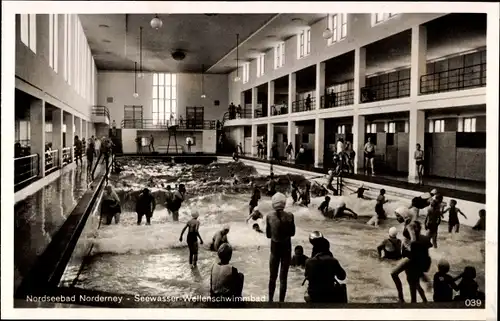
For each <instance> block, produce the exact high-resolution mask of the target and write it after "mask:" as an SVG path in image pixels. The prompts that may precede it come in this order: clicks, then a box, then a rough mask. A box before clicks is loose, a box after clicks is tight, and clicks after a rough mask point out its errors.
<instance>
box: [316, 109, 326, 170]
mask: <svg viewBox="0 0 500 321" xmlns="http://www.w3.org/2000/svg"><path fill="white" fill-rule="evenodd" d="M324 154H325V120H324V119H320V118H316V122H315V126H314V166H315V167H322V166H323V156H324Z"/></svg>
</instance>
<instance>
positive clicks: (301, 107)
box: [292, 97, 316, 113]
mask: <svg viewBox="0 0 500 321" xmlns="http://www.w3.org/2000/svg"><path fill="white" fill-rule="evenodd" d="M306 102H307V99H301V100H296V101H294V102H293V103H292V113H298V112H301V111H309V110H314V109H316V97H311V103H310V104H307V103H306Z"/></svg>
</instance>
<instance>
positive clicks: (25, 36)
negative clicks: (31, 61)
mask: <svg viewBox="0 0 500 321" xmlns="http://www.w3.org/2000/svg"><path fill="white" fill-rule="evenodd" d="M20 16H21V17H20V18H21V21H20V23H21V41H22V42H23V43H24V44H25V45H26V46H28V47H29V45H30V38H29V37H30V36H29V32H30V29H29V27H30V22H29V15H27V14H21V15H20Z"/></svg>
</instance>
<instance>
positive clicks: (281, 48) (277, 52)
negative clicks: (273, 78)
mask: <svg viewBox="0 0 500 321" xmlns="http://www.w3.org/2000/svg"><path fill="white" fill-rule="evenodd" d="M284 65H285V42H284V41H282V42H280V43H279V44H277V45H276V46H274V69H279V68H281V67H283V66H284Z"/></svg>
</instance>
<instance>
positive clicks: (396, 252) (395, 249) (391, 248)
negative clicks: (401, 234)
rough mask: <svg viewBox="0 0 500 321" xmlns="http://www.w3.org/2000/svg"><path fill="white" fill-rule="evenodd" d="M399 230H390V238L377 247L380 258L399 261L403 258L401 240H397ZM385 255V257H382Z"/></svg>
mask: <svg viewBox="0 0 500 321" xmlns="http://www.w3.org/2000/svg"><path fill="white" fill-rule="evenodd" d="M397 235H398V230H397V229H396V228H395V227H391V228H390V229H389V237H388V238H386V239H385V240H383V241H382V243H380V245H379V246H378V247H377V252H378V256H379V257H380V258H385V259H388V260H399V259H400V258H401V240H400V239H398V238H397ZM382 253H383V256H382Z"/></svg>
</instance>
